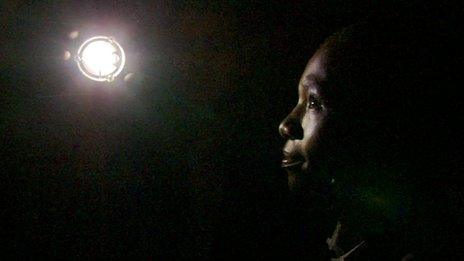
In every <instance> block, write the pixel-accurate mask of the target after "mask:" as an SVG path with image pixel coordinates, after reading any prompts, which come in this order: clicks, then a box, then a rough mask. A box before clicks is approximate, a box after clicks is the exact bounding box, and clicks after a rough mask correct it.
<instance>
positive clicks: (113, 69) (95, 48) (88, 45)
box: [76, 36, 126, 82]
mask: <svg viewBox="0 0 464 261" xmlns="http://www.w3.org/2000/svg"><path fill="white" fill-rule="evenodd" d="M76 62H77V65H78V67H79V70H80V71H81V72H82V74H84V75H85V76H86V77H87V78H89V79H92V80H94V81H99V82H105V81H106V82H111V81H113V80H114V78H115V77H116V76H118V75H119V74H120V73H121V71H122V69H123V68H124V63H125V62H126V56H125V54H124V50H123V49H122V47H121V45H119V43H118V42H116V41H115V40H114V38H111V37H107V36H95V37H92V38H90V39H88V40H86V41H85V42H84V43H83V44H82V45H81V46H80V47H79V50H78V51H77V56H76Z"/></svg>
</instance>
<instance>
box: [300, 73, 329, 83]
mask: <svg viewBox="0 0 464 261" xmlns="http://www.w3.org/2000/svg"><path fill="white" fill-rule="evenodd" d="M311 82H315V83H317V84H319V85H321V84H322V83H324V80H323V79H321V78H320V77H317V76H316V75H314V74H308V75H307V76H306V77H305V79H304V80H303V82H302V84H303V85H308V83H311Z"/></svg>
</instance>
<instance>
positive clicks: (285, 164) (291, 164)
mask: <svg viewBox="0 0 464 261" xmlns="http://www.w3.org/2000/svg"><path fill="white" fill-rule="evenodd" d="M303 163H304V162H303V161H295V162H288V161H286V160H283V161H282V165H281V166H282V168H285V169H294V168H298V167H301V166H302V165H303Z"/></svg>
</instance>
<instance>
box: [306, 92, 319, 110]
mask: <svg viewBox="0 0 464 261" xmlns="http://www.w3.org/2000/svg"><path fill="white" fill-rule="evenodd" d="M306 107H307V109H308V110H309V109H314V110H318V111H321V110H322V104H321V102H320V101H319V99H317V98H316V97H314V96H313V95H310V96H309V98H308V103H307V106H306Z"/></svg>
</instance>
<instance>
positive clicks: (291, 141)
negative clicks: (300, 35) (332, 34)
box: [279, 48, 330, 189]
mask: <svg viewBox="0 0 464 261" xmlns="http://www.w3.org/2000/svg"><path fill="white" fill-rule="evenodd" d="M326 67H327V52H326V50H325V49H324V48H321V49H320V50H318V51H317V52H316V53H315V54H314V56H313V57H312V58H311V59H310V60H309V62H308V65H307V66H306V69H305V70H304V72H303V75H302V76H301V79H300V82H299V84H298V103H297V104H296V106H295V108H294V109H293V110H292V111H291V112H290V114H288V116H287V117H286V118H285V119H284V120H283V121H282V123H281V124H280V126H279V132H280V134H281V136H282V137H284V138H285V139H286V140H287V142H286V144H285V146H284V148H283V160H282V167H283V168H284V169H285V170H286V171H287V173H288V184H289V187H290V189H293V188H296V187H297V186H299V185H301V184H299V183H300V180H301V179H305V178H306V177H305V176H308V175H312V174H313V173H312V172H313V171H314V170H315V168H317V167H319V166H318V164H319V163H318V161H319V160H320V155H319V154H320V142H321V139H322V136H323V134H324V132H325V131H324V126H325V123H326V122H327V119H328V115H329V111H330V108H329V107H328V105H327V100H326V97H325V95H324V93H325V92H326V90H325V89H324V83H326V82H327V68H326Z"/></svg>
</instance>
